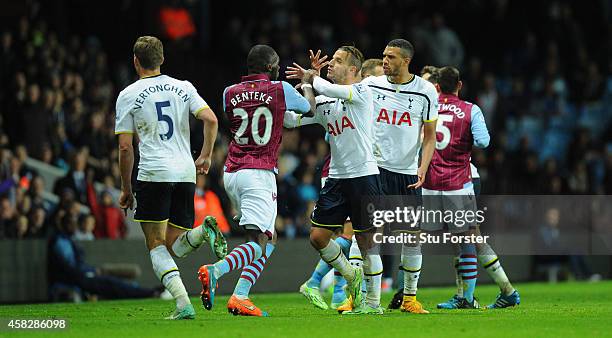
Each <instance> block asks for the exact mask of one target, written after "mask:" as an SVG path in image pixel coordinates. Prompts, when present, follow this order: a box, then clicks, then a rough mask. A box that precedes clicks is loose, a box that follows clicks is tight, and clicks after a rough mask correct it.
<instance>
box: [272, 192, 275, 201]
mask: <svg viewBox="0 0 612 338" xmlns="http://www.w3.org/2000/svg"><path fill="white" fill-rule="evenodd" d="M272 200H273V201H276V193H275V192H273V193H272Z"/></svg>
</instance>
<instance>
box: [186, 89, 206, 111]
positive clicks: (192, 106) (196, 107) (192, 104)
mask: <svg viewBox="0 0 612 338" xmlns="http://www.w3.org/2000/svg"><path fill="white" fill-rule="evenodd" d="M185 82H186V83H187V90H188V91H189V112H190V113H191V114H193V116H195V117H198V113H199V112H200V111H202V110H204V109H206V108H209V107H208V104H207V103H206V101H204V99H203V98H202V97H201V96H200V94H198V91H197V90H196V89H195V87H194V86H193V85H192V84H191V82H189V81H185Z"/></svg>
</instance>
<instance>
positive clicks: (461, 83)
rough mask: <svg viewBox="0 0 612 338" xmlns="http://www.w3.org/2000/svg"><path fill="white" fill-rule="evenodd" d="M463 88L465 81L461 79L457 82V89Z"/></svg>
mask: <svg viewBox="0 0 612 338" xmlns="http://www.w3.org/2000/svg"><path fill="white" fill-rule="evenodd" d="M461 88H463V81H461V80H459V83H457V91H458V92H459V91H461Z"/></svg>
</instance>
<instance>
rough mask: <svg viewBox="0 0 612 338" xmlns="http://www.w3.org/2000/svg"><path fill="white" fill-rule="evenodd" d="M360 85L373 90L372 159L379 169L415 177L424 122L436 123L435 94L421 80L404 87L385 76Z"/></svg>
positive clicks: (414, 79)
mask: <svg viewBox="0 0 612 338" xmlns="http://www.w3.org/2000/svg"><path fill="white" fill-rule="evenodd" d="M361 83H362V84H365V85H367V86H368V87H370V89H371V90H372V98H373V100H374V115H375V125H376V134H375V135H376V141H375V147H374V155H375V156H376V160H377V161H378V166H380V167H381V168H384V169H387V170H389V171H393V172H396V173H400V174H408V175H416V174H417V169H418V162H419V150H420V149H421V126H422V125H423V122H433V121H435V120H437V119H438V93H437V92H436V88H435V87H434V85H432V84H431V83H430V82H429V81H426V80H423V79H422V78H421V77H420V76H417V75H415V76H414V78H413V79H412V80H411V81H409V82H407V83H404V84H394V83H391V82H389V81H388V79H387V76H386V75H381V76H370V77H367V78H365V79H364V80H363V81H362V82H361Z"/></svg>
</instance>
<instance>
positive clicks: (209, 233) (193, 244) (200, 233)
mask: <svg viewBox="0 0 612 338" xmlns="http://www.w3.org/2000/svg"><path fill="white" fill-rule="evenodd" d="M204 243H208V244H209V245H210V249H211V251H212V253H213V255H215V256H216V257H217V258H218V259H221V258H223V257H225V256H226V255H227V242H226V240H225V237H224V236H223V234H222V233H221V230H219V227H218V226H217V220H216V219H215V218H214V217H212V216H207V217H206V218H204V222H203V223H202V225H200V226H198V227H196V228H194V229H188V228H183V227H180V226H178V225H174V224H168V227H167V229H166V247H167V248H168V251H169V252H170V253H171V254H172V255H173V256H174V257H178V258H183V257H186V256H187V255H188V254H189V253H191V252H193V251H195V250H198V249H199V248H200V247H201V246H202V245H203V244H204Z"/></svg>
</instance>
